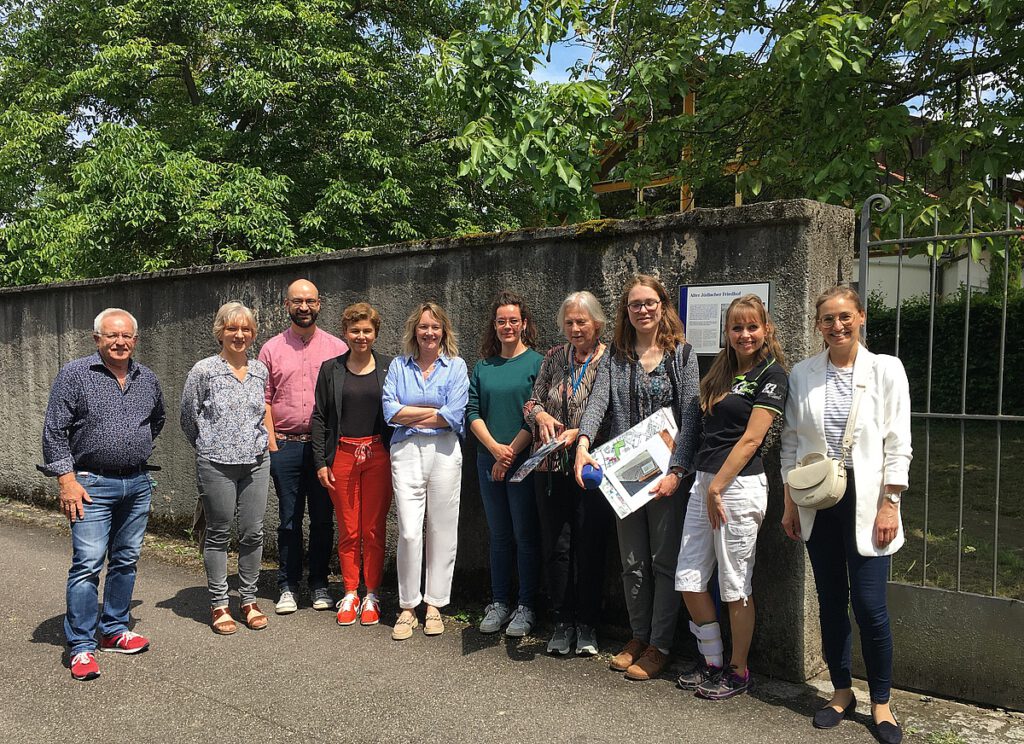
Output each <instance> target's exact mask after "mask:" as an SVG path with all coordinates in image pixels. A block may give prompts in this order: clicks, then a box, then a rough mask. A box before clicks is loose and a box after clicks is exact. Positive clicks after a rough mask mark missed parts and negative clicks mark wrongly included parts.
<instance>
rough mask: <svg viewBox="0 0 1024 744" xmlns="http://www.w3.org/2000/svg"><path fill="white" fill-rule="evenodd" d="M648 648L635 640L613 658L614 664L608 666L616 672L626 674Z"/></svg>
mask: <svg viewBox="0 0 1024 744" xmlns="http://www.w3.org/2000/svg"><path fill="white" fill-rule="evenodd" d="M646 648H647V644H646V643H644V642H643V641H641V640H639V639H637V638H634V639H633V640H631V641H630V642H629V643H627V644H626V647H625V648H623V649H622V650H621V651H619V653H617V654H615V656H613V657H612V663H611V664H609V665H608V666H610V667H611V668H612V669H614V670H615V671H616V672H624V671H626V670H627V669H629V668H630V667H631V666H633V664H635V663H636V660H637V659H639V658H640V655H641V654H642V653H643V652H644V650H645V649H646Z"/></svg>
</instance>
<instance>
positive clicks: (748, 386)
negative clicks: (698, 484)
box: [696, 356, 789, 475]
mask: <svg viewBox="0 0 1024 744" xmlns="http://www.w3.org/2000/svg"><path fill="white" fill-rule="evenodd" d="M788 392H789V376H788V375H787V374H786V370H784V369H783V368H782V365H780V364H779V363H778V362H776V361H775V357H771V356H770V357H768V358H767V359H765V360H764V361H763V362H761V363H760V364H758V365H757V366H756V367H754V368H753V369H752V370H750V371H749V372H747V373H746V374H742V375H736V377H735V378H733V385H732V390H730V391H729V393H728V394H727V395H726V396H725V397H724V398H722V399H721V400H720V401H718V402H717V403H715V405H714V407H713V408H712V409H711V413H705V414H704V443H703V445H701V448H700V452H698V453H697V464H696V469H697V470H702V471H704V472H706V473H717V472H718V470H719V468H721V467H722V465H724V464H725V461H726V460H727V459H728V458H729V453H730V452H732V448H733V447H734V446H735V444H736V442H738V441H739V440H740V438H741V437H742V436H743V432H745V431H746V430H747V423H748V422H749V421H750V414H751V412H752V411H753V410H754V409H755V408H767V409H768V410H769V411H772V412H773V413H775V414H777V415H780V416H781V415H782V414H783V413H784V412H785V409H786V395H787V393H788ZM761 449H762V448H761V447H758V448H757V452H755V453H754V454H753V456H752V457H751V458H750V460H749V461H748V462H747V464H746V465H744V466H743V470H741V471H740V472H739V474H740V475H757V474H758V473H763V472H764V463H762V462H761Z"/></svg>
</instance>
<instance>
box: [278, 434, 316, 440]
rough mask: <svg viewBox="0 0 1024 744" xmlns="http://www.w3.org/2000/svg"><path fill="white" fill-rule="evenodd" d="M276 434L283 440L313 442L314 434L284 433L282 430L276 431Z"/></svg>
mask: <svg viewBox="0 0 1024 744" xmlns="http://www.w3.org/2000/svg"><path fill="white" fill-rule="evenodd" d="M274 436H275V437H277V438H278V439H280V440H281V441H283V442H312V441H313V435H312V434H282V433H280V432H274Z"/></svg>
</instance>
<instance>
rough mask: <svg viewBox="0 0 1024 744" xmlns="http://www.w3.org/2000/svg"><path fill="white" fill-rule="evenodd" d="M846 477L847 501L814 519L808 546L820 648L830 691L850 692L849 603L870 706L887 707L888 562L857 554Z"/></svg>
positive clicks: (889, 676)
mask: <svg viewBox="0 0 1024 744" xmlns="http://www.w3.org/2000/svg"><path fill="white" fill-rule="evenodd" d="M846 476H847V479H846V483H847V485H846V495H845V496H844V497H843V499H842V501H840V502H839V503H838V504H836V505H835V506H834V507H832V508H831V509H822V510H821V511H819V512H818V513H817V514H816V515H815V518H814V528H813V529H812V530H811V539H810V540H808V541H807V554H808V555H809V556H810V559H811V568H812V569H813V570H814V584H815V587H816V588H817V591H818V608H819V617H820V620H821V644H822V647H823V650H824V652H825V661H826V662H827V663H828V671H829V675H830V676H831V678H832V685H833V687H835V688H836V689H837V690H838V689H843V688H847V687H850V686H851V685H852V678H851V674H850V646H851V642H852V636H853V632H852V629H851V626H850V604H851V601H852V604H853V614H854V617H856V618H857V626H858V627H859V628H860V646H861V653H862V654H863V655H864V666H865V667H866V669H867V674H868V686H869V688H870V689H871V701H872V702H874V703H885V702H888V701H889V691H890V689H891V688H892V630H891V629H890V627H889V611H888V609H887V607H886V604H885V599H886V586H887V582H888V580H889V563H890V557H889V556H887V555H884V556H870V557H865V556H862V555H860V553H858V552H857V541H856V538H855V537H854V523H855V519H854V513H855V507H856V503H857V492H856V490H855V488H854V484H853V471H852V470H847V471H846Z"/></svg>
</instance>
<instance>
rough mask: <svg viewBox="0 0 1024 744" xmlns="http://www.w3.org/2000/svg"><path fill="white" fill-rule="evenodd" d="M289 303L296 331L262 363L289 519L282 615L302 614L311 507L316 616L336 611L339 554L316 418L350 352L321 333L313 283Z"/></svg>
mask: <svg viewBox="0 0 1024 744" xmlns="http://www.w3.org/2000/svg"><path fill="white" fill-rule="evenodd" d="M284 302H285V308H286V309H287V310H288V316H289V317H290V318H291V319H292V324H291V326H290V327H289V328H288V329H287V330H285V331H284V332H283V333H280V334H278V335H277V336H274V337H273V338H272V339H270V340H269V341H267V343H265V344H264V345H263V348H262V349H260V356H259V359H260V361H261V362H263V363H264V364H266V365H267V368H268V369H269V370H270V378H269V380H268V381H267V414H266V426H267V431H269V432H270V474H271V477H273V479H274V489H275V490H276V491H277V503H278V513H279V515H280V518H281V524H280V526H279V527H278V529H277V550H278V554H279V556H280V567H279V568H278V571H277V586H278V589H279V590H280V592H281V597H280V599H279V600H278V602H277V614H278V615H287V614H289V613H292V612H295V610H297V609H298V604H297V602H296V594H297V593H298V590H299V583H300V582H301V581H302V517H303V514H304V512H305V511H306V509H307V508H308V510H309V554H308V560H309V590H310V593H311V594H312V598H313V609H316V610H329V609H331V608H332V607H334V602H333V600H332V599H331V595H330V592H329V591H328V589H327V564H328V563H329V562H330V559H331V554H332V553H333V551H334V522H333V520H334V507H333V506H332V505H331V499H330V497H329V496H328V495H327V491H325V490H324V487H323V486H321V485H320V482H319V481H318V480H317V477H316V470H315V469H314V467H313V448H312V445H311V443H310V419H311V417H312V415H313V391H314V389H315V388H316V378H317V375H318V374H319V373H320V365H321V364H323V363H324V362H325V361H327V360H328V359H333V358H334V357H336V356H340V355H342V354H344V353H345V352H346V351H347V350H348V347H347V346H346V345H345V342H344V341H342V340H341V339H340V338H338V337H337V336H332V335H331V334H330V333H327V331H323V330H320V329H319V328H317V325H316V319H317V316H318V315H319V314H320V293H319V292H318V291H317V289H316V287H315V286H313V283H312V282H309V281H306V280H305V279H297V280H296V281H294V282H292V283H291V284H290V285H288V294H287V298H286V299H285V301H284Z"/></svg>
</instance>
